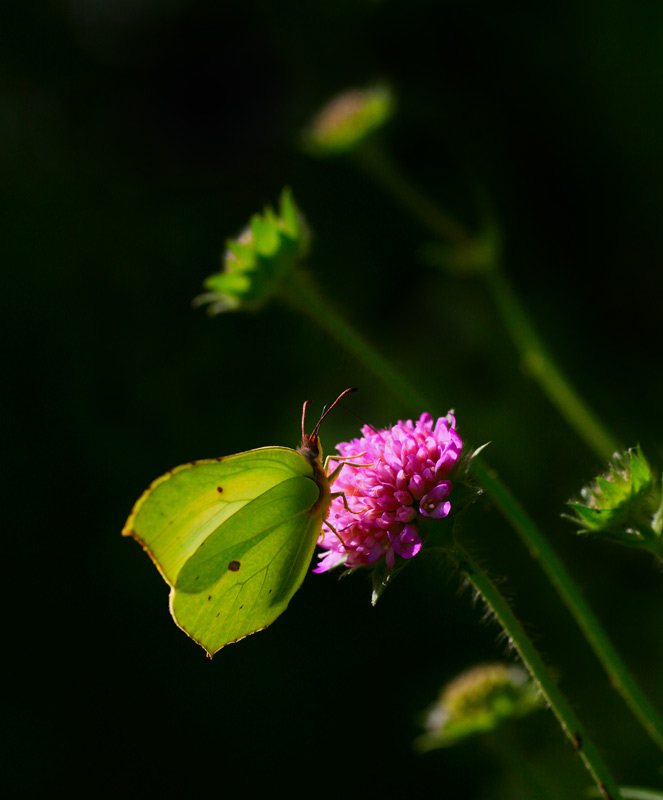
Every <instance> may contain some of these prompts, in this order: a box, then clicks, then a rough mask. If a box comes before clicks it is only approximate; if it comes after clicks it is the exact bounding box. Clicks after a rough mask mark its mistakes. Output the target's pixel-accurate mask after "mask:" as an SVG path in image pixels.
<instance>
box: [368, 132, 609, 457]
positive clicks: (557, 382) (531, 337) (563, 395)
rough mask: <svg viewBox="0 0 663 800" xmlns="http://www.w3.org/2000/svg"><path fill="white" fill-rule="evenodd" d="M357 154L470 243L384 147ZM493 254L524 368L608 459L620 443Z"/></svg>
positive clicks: (426, 218)
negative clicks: (546, 339) (573, 379)
mask: <svg viewBox="0 0 663 800" xmlns="http://www.w3.org/2000/svg"><path fill="white" fill-rule="evenodd" d="M356 156H357V159H358V162H359V164H360V165H361V166H362V167H363V168H364V169H365V170H366V171H367V172H368V173H369V174H370V175H371V176H372V177H373V178H374V179H375V180H376V181H377V183H378V184H379V185H380V186H381V187H382V188H383V189H384V190H385V191H386V192H387V194H388V195H389V196H390V197H391V198H392V200H394V201H395V202H396V203H397V204H398V205H399V206H400V207H401V208H402V209H403V210H404V211H405V212H406V213H407V214H408V215H409V216H410V217H411V218H413V219H414V220H416V221H417V222H419V224H421V225H422V226H424V227H425V228H428V230H429V231H430V232H431V233H432V234H433V235H434V236H436V237H438V238H439V239H442V240H443V241H445V242H447V243H449V244H452V245H463V244H465V245H467V244H470V243H471V242H472V241H473V236H472V234H471V233H470V232H469V231H467V230H465V228H464V227H463V226H462V225H461V224H459V223H458V222H457V221H456V220H455V219H452V218H451V217H450V216H449V215H448V214H447V213H446V211H445V210H444V209H443V208H441V207H440V206H439V205H438V204H437V203H436V202H435V201H434V200H431V198H430V197H428V195H426V194H425V193H424V192H422V191H421V189H420V188H419V187H418V186H417V185H416V184H415V183H414V182H413V181H411V180H410V178H409V177H408V176H407V175H406V174H404V173H403V172H402V171H401V170H400V168H399V167H398V166H397V165H396V163H395V162H394V161H393V159H391V158H390V156H389V154H388V153H387V152H386V151H385V150H383V149H382V148H380V147H378V145H376V144H372V143H368V144H366V145H364V146H363V147H362V148H360V149H359V150H358V152H357V154H356ZM490 253H491V255H490V256H488V251H487V257H489V258H491V263H487V264H485V269H484V270H482V272H481V274H482V275H483V276H485V277H486V280H487V284H488V287H489V289H490V291H491V293H492V295H493V299H494V302H495V304H496V306H497V308H498V310H499V312H500V315H501V317H502V321H503V323H504V326H505V327H506V329H507V331H508V332H509V335H510V336H511V338H512V340H513V342H514V344H515V346H516V349H517V350H518V351H519V353H520V356H521V358H522V361H523V365H524V367H525V368H526V369H527V371H528V373H529V374H530V375H531V376H532V378H533V379H534V380H535V381H536V382H537V383H538V384H539V387H540V388H541V390H542V391H543V393H544V394H545V395H546V396H547V397H548V399H549V400H550V402H551V403H552V404H553V405H554V406H555V408H556V409H557V410H558V411H559V413H560V414H561V415H562V416H563V417H564V419H565V420H566V421H567V423H568V424H569V425H570V426H571V427H572V428H573V430H575V431H576V433H577V434H578V436H579V437H580V438H581V439H582V440H583V441H584V442H585V443H586V444H587V445H588V446H589V447H590V448H591V449H592V450H593V451H594V452H595V453H596V454H597V455H598V456H599V458H600V459H601V460H605V461H607V460H609V459H610V458H611V457H612V455H613V453H614V452H615V450H618V449H619V443H618V442H617V440H616V439H615V438H614V437H613V436H612V434H611V433H610V432H609V431H608V430H607V428H606V427H605V426H604V425H603V424H602V423H601V422H600V420H599V419H598V417H597V416H596V414H595V413H594V412H593V411H592V410H591V409H590V408H589V406H588V405H587V404H586V403H585V401H584V400H583V399H582V397H581V396H580V394H579V393H578V392H577V391H576V389H575V388H574V387H573V385H572V384H571V382H570V381H569V380H568V378H567V377H566V376H565V375H564V374H563V372H562V371H561V370H560V368H559V367H558V366H557V365H556V364H555V362H554V360H553V359H552V357H551V356H550V353H549V352H548V350H547V349H546V347H545V346H544V344H543V342H542V340H541V338H540V336H539V335H538V333H537V332H536V329H535V327H534V325H533V324H532V322H531V320H530V318H529V315H528V314H527V312H526V311H525V309H524V307H523V305H522V303H521V302H520V299H519V297H518V295H517V294H516V292H515V290H514V288H513V286H512V285H511V283H510V282H509V280H508V278H507V275H506V273H505V272H504V270H503V269H502V267H501V264H500V263H499V262H498V259H499V255H498V250H497V249H494V250H490Z"/></svg>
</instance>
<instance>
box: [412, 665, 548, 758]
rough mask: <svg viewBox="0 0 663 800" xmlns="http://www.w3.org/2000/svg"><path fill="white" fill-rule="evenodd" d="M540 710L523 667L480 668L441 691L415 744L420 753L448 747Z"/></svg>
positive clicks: (470, 670) (533, 686)
mask: <svg viewBox="0 0 663 800" xmlns="http://www.w3.org/2000/svg"><path fill="white" fill-rule="evenodd" d="M541 706H542V697H541V694H540V693H539V691H538V689H537V688H536V687H535V685H534V684H533V683H532V681H531V680H530V679H529V677H528V675H527V673H526V672H525V670H524V669H522V667H519V666H517V665H516V664H480V665H478V666H476V667H472V668H471V669H468V670H466V671H465V672H462V673H461V674H460V675H458V676H457V677H455V678H454V679H453V680H452V681H450V682H449V683H448V684H447V685H446V686H444V687H443V689H442V691H441V692H440V696H439V698H438V701H437V703H435V705H433V706H432V707H431V708H430V709H429V711H428V713H427V715H426V721H425V726H426V733H425V734H424V735H423V736H421V737H419V739H418V740H417V741H416V742H415V744H416V747H417V749H418V750H421V751H426V750H432V749H434V748H436V747H447V746H449V745H451V744H455V743H456V742H457V741H459V740H460V739H464V738H465V737H467V736H473V735H475V734H478V733H486V732H488V731H491V730H494V729H495V728H497V727H499V725H501V724H502V723H503V722H505V721H506V720H508V719H513V718H518V717H522V716H525V715H526V714H529V713H530V712H532V711H535V710H536V709H537V708H540V707H541Z"/></svg>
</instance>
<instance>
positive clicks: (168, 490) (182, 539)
mask: <svg viewBox="0 0 663 800" xmlns="http://www.w3.org/2000/svg"><path fill="white" fill-rule="evenodd" d="M312 474H313V472H312V469H311V465H310V464H309V463H308V462H307V461H306V459H305V458H303V457H302V456H301V455H300V454H299V453H297V452H296V451H295V450H290V449H288V448H286V447H263V448H259V449H257V450H249V451H247V452H245V453H238V454H237V455H233V456H227V457H226V458H221V459H214V460H209V461H196V462H193V463H192V464H184V465H182V466H181V467H176V468H175V469H173V470H171V471H170V472H167V473H166V474H165V475H162V476H161V477H160V478H157V480H155V481H154V483H152V485H151V486H150V487H149V488H148V489H147V490H146V491H145V493H144V494H143V496H142V497H141V498H140V499H139V500H138V502H137V503H136V505H135V506H134V509H133V511H132V513H131V515H130V516H129V519H128V520H127V523H126V526H125V528H124V531H123V533H124V534H125V535H127V536H133V537H134V538H135V539H136V540H138V542H140V544H141V545H142V546H143V547H144V548H145V549H146V550H147V552H148V553H149V554H150V556H151V558H152V560H153V561H154V562H155V563H156V565H157V567H158V568H159V571H160V572H161V574H162V575H163V577H164V579H165V580H166V582H167V583H168V584H170V585H171V586H174V585H175V582H176V581H177V576H178V574H179V572H180V570H181V569H182V567H183V566H184V564H186V562H187V561H188V560H189V559H190V558H191V557H192V556H193V555H194V553H195V552H196V551H197V550H198V548H199V547H200V545H201V544H202V542H204V541H205V539H206V538H207V537H208V536H209V535H210V534H211V533H212V532H213V531H215V530H217V529H218V528H219V526H220V525H222V524H223V523H224V522H225V520H227V519H229V518H230V517H232V516H233V515H234V514H236V513H237V511H239V509H241V508H242V507H243V506H245V505H246V504H247V503H248V502H250V501H251V500H253V499H255V498H256V497H258V496H260V495H261V494H263V493H264V492H266V491H268V490H269V489H271V488H272V487H273V486H276V485H278V484H279V483H282V482H283V481H284V480H287V479H288V478H292V477H297V476H306V477H310V476H312Z"/></svg>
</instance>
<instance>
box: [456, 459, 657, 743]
mask: <svg viewBox="0 0 663 800" xmlns="http://www.w3.org/2000/svg"><path fill="white" fill-rule="evenodd" d="M472 472H473V473H474V475H475V477H476V478H477V480H478V481H479V483H480V484H481V485H482V486H483V487H484V489H485V490H486V492H487V493H488V494H489V495H490V496H491V498H492V499H493V501H494V502H495V504H496V505H497V507H498V508H499V510H500V511H501V512H502V514H503V516H504V517H505V518H506V519H507V520H508V521H509V522H510V523H511V525H512V526H513V528H514V529H515V531H516V532H517V533H518V535H519V536H520V538H521V540H522V541H523V543H524V544H525V546H526V547H527V549H528V550H529V553H530V555H531V556H532V558H534V559H536V560H537V561H538V562H539V564H540V565H541V568H542V569H543V571H544V572H545V573H546V575H547V576H548V579H549V580H550V582H551V583H552V585H553V586H554V587H555V589H556V590H557V593H558V594H559V596H560V598H561V599H562V601H563V602H564V605H565V606H566V607H567V608H568V610H569V611H570V612H571V614H572V616H573V618H574V619H575V621H576V623H577V625H578V627H579V628H580V630H581V631H582V632H583V634H584V635H585V638H586V639H587V641H588V642H589V644H590V646H591V648H592V650H593V651H594V653H595V655H596V656H597V658H598V659H599V661H600V662H601V664H602V665H603V668H604V670H605V671H606V673H607V675H608V677H609V678H610V682H611V684H612V686H613V688H614V689H615V690H616V691H617V692H618V693H619V694H620V695H621V696H622V698H623V699H624V701H625V702H626V704H627V705H628V707H629V708H630V709H631V711H632V712H633V714H634V715H635V716H636V717H637V719H638V720H639V722H640V724H641V725H642V726H643V728H644V729H645V730H646V731H647V733H648V734H649V736H650V737H651V738H652V740H653V741H654V742H656V744H657V745H658V746H659V747H660V748H661V749H663V720H662V719H661V718H660V717H659V715H658V714H657V713H656V711H655V710H654V708H653V706H652V705H651V704H650V703H649V701H648V700H647V698H646V697H645V695H644V694H643V692H642V690H641V689H640V687H639V686H638V684H637V683H636V682H635V680H634V679H633V676H632V675H631V674H630V672H629V670H628V668H627V667H626V665H625V664H624V662H623V661H622V659H621V657H620V655H619V653H618V652H617V650H616V649H615V647H614V645H613V644H612V642H611V641H610V639H609V638H608V636H607V634H606V633H605V631H604V630H603V628H602V627H601V624H600V622H599V620H598V618H597V617H596V615H595V614H594V612H593V611H592V609H591V608H590V607H589V605H588V604H587V602H586V600H585V598H584V597H583V596H582V594H581V593H580V591H579V589H578V587H577V585H576V583H575V581H574V580H573V578H572V577H571V575H570V573H569V572H568V571H567V569H566V567H565V566H564V564H563V563H562V561H561V559H560V558H559V556H558V555H557V553H556V552H555V551H554V550H553V548H552V547H551V546H550V544H549V542H548V540H547V539H546V538H545V536H544V535H543V533H542V532H541V531H540V530H539V528H538V527H537V525H536V524H535V523H534V521H533V520H532V519H531V517H530V516H529V515H528V514H527V512H526V511H525V509H524V508H523V507H522V506H521V505H520V503H519V502H518V501H517V500H516V499H515V497H514V496H513V495H512V494H511V492H510V491H509V489H508V488H507V487H506V486H505V485H504V484H503V483H502V482H501V481H500V480H499V478H498V477H497V476H496V474H495V472H494V471H493V470H491V469H490V468H489V467H488V465H487V464H486V463H485V462H484V461H483V459H481V458H480V457H477V458H475V459H474V461H473V462H472Z"/></svg>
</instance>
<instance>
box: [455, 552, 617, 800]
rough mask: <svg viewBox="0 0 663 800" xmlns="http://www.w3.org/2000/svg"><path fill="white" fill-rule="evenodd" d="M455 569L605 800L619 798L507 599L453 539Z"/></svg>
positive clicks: (597, 756)
mask: <svg viewBox="0 0 663 800" xmlns="http://www.w3.org/2000/svg"><path fill="white" fill-rule="evenodd" d="M447 552H448V553H449V555H450V557H451V558H452V560H453V561H454V562H455V564H456V566H457V567H458V569H460V571H461V572H462V573H463V575H464V576H465V577H466V578H467V580H468V581H469V582H470V583H471V584H472V586H474V588H475V589H476V590H477V591H478V592H479V594H480V595H481V596H482V597H483V599H484V600H485V601H486V603H487V604H488V606H489V608H490V609H491V610H492V612H493V613H494V614H495V617H496V618H497V620H498V622H499V623H500V625H501V626H502V628H504V630H505V631H506V633H507V635H508V636H509V639H510V641H511V644H512V645H513V646H514V647H515V649H516V650H517V651H518V654H519V656H520V658H521V659H522V660H523V663H524V664H525V665H526V666H527V668H528V670H529V671H530V673H531V675H532V677H533V678H534V680H535V681H536V683H537V684H538V687H539V689H540V691H541V693H542V694H543V696H544V697H545V699H546V700H547V701H548V703H549V705H550V707H551V709H552V711H553V713H554V715H555V716H556V717H557V721H558V722H559V724H560V725H561V727H562V730H563V731H564V733H565V734H566V736H567V738H568V739H569V741H570V742H571V743H572V744H573V746H574V748H575V750H576V752H578V753H579V755H580V758H581V759H582V761H583V763H584V765H585V767H586V768H587V770H588V771H589V773H590V774H591V775H592V777H593V778H594V780H595V781H596V784H597V786H598V787H599V790H600V791H601V793H602V795H603V797H604V798H606V800H607V799H608V798H613V799H614V800H616V799H617V798H620V797H621V794H620V792H619V786H618V785H617V783H616V782H615V780H614V778H613V777H612V776H611V775H610V772H609V771H608V768H607V767H606V765H605V764H604V762H603V759H602V758H601V756H600V755H599V752H598V750H597V749H596V747H595V746H594V743H593V742H592V740H591V738H590V736H589V734H588V732H587V730H586V729H585V728H584V727H583V725H582V723H581V722H580V720H579V719H578V718H577V717H576V715H575V712H574V711H573V709H572V708H571V706H570V705H569V704H568V702H567V700H566V698H565V697H564V695H563V694H562V692H561V691H560V690H559V687H558V686H557V684H556V683H555V681H554V680H553V678H552V676H551V675H550V672H549V671H548V669H547V668H546V666H545V664H544V663H543V661H542V660H541V657H540V656H539V653H538V652H537V650H536V648H535V647H534V645H533V644H532V642H531V641H530V639H529V637H528V636H527V634H526V633H525V631H524V630H523V627H522V625H521V624H520V622H518V620H517V618H516V616H515V614H514V613H513V611H512V610H511V607H510V606H509V604H508V603H507V602H506V600H505V599H504V598H503V597H502V595H501V594H500V593H499V591H498V590H497V588H496V587H495V585H494V584H493V582H492V581H491V580H490V578H489V577H488V576H487V575H486V573H485V572H484V571H483V569H482V568H481V567H480V566H479V564H477V562H476V561H475V560H474V559H473V558H472V556H471V555H470V554H469V553H468V551H467V550H465V549H464V548H463V547H462V546H461V545H460V544H459V543H458V541H457V540H456V541H455V543H454V546H453V549H452V550H450V551H447Z"/></svg>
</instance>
